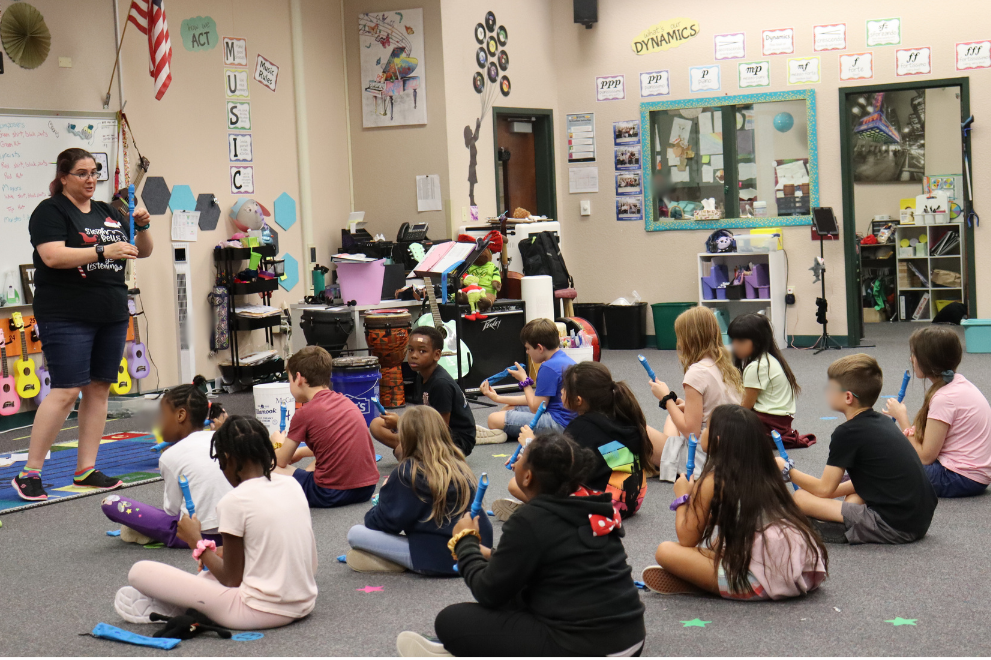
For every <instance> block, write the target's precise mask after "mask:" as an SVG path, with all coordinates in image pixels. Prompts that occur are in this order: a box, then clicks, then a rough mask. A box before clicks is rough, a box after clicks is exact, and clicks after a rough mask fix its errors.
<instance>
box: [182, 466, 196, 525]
mask: <svg viewBox="0 0 991 660" xmlns="http://www.w3.org/2000/svg"><path fill="white" fill-rule="evenodd" d="M179 488H181V489H182V498H183V499H184V500H186V511H188V512H189V517H190V518H192V517H193V516H194V515H196V506H195V505H193V495H192V493H190V492H189V480H188V479H186V475H184V474H180V475H179Z"/></svg>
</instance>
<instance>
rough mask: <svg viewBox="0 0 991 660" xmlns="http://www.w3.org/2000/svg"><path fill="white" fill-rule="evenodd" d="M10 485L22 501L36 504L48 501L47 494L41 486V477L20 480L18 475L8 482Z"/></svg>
mask: <svg viewBox="0 0 991 660" xmlns="http://www.w3.org/2000/svg"><path fill="white" fill-rule="evenodd" d="M10 485H11V486H13V487H14V490H16V491H17V494H18V496H20V498H21V499H22V500H27V501H29V502H38V501H40V500H47V499H48V493H46V492H45V489H44V487H42V485H41V477H25V478H24V479H21V477H20V475H18V476H16V477H14V480H13V481H11V482H10Z"/></svg>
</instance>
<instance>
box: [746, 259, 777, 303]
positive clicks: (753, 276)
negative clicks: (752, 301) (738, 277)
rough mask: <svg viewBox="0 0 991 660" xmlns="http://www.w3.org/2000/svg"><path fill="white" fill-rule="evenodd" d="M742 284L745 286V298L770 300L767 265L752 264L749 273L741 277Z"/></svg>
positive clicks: (769, 280) (769, 279)
mask: <svg viewBox="0 0 991 660" xmlns="http://www.w3.org/2000/svg"><path fill="white" fill-rule="evenodd" d="M743 283H744V284H746V285H747V298H770V296H771V293H770V291H771V289H770V285H771V278H770V276H769V274H768V271H767V264H754V267H753V270H752V271H751V273H750V274H749V275H744V276H743Z"/></svg>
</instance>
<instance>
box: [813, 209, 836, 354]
mask: <svg viewBox="0 0 991 660" xmlns="http://www.w3.org/2000/svg"><path fill="white" fill-rule="evenodd" d="M812 223H813V225H814V226H815V230H816V233H817V234H819V264H820V269H821V270H820V276H819V280H820V283H821V284H822V297H821V298H816V308H817V310H816V320H817V321H818V322H819V323H821V324H822V337H820V338H819V341H821V342H822V346H820V347H819V350H817V351H816V352H815V353H813V355H819V354H820V353H822V352H823V351H828V350H829V349H831V348H835V349H837V350H839V349H841V348H843V347H842V346H840V344H839V342H837V341H836V340H835V339H833V338H832V337H830V336H829V331H828V330H827V325H826V311H827V309H828V308H829V303H828V302H827V301H826V261H825V259H824V257H825V253H824V249H823V241H824V237H826V236H836V237H839V235H840V228H839V225H838V224H837V223H836V216H835V215H834V214H833V209H832V207H829V206H820V207H816V208H814V209H812ZM830 342H832V344H830Z"/></svg>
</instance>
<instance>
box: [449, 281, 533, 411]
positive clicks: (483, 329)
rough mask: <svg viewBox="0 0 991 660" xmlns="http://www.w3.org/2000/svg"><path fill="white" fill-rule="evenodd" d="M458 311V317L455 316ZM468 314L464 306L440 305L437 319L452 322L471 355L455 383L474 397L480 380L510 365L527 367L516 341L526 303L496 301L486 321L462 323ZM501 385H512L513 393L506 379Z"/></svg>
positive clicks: (521, 328)
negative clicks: (467, 369)
mask: <svg viewBox="0 0 991 660" xmlns="http://www.w3.org/2000/svg"><path fill="white" fill-rule="evenodd" d="M459 309H460V313H457V311H456V310H459ZM469 312H470V310H469V308H468V307H467V306H466V305H460V306H458V305H455V304H453V303H449V304H446V305H440V316H441V319H442V320H444V321H450V320H452V319H454V320H455V321H456V327H457V332H458V337H459V338H460V339H461V341H463V342H464V343H465V344H466V345H467V346H468V349H469V350H470V351H471V356H472V363H471V369H470V370H469V371H468V374H467V375H466V376H465V377H464V378H462V379H461V380H460V381H458V384H459V385H460V386H461V389H463V390H464V391H465V394H469V395H471V394H478V386H479V385H481V384H482V381H483V380H485V379H486V378H488V377H489V376H491V375H493V374H497V373H499V372H500V371H502V370H503V369H505V368H506V367H509V366H512V365H513V363H514V362H519V363H520V364H522V365H523V366H524V367H525V366H527V363H526V350H525V349H524V348H523V342H521V341H520V332H521V331H522V330H523V326H524V325H526V303H525V302H523V301H522V300H509V299H500V300H496V301H495V302H494V303H493V304H492V309H490V310H489V311H488V312H487V313H486V317H487V318H485V319H481V320H478V321H467V320H465V319H464V318H463V317H464V315H465V314H468V313H469ZM455 317H457V318H455ZM459 369H460V367H459ZM503 384H504V385H505V384H508V385H513V386H514V387H513V389H515V383H514V381H512V380H509V379H507V380H506V381H504V382H503Z"/></svg>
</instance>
